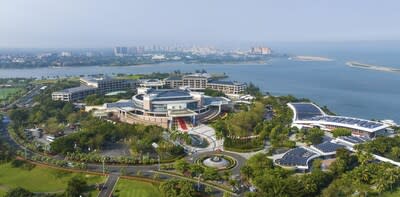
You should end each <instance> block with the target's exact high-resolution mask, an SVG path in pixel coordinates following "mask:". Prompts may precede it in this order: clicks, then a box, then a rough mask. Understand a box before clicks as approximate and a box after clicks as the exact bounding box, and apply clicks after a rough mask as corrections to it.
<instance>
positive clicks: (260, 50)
mask: <svg viewBox="0 0 400 197" xmlns="http://www.w3.org/2000/svg"><path fill="white" fill-rule="evenodd" d="M251 53H252V54H255V55H270V54H271V53H272V50H271V48H268V47H252V48H251Z"/></svg>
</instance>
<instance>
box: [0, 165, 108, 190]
mask: <svg viewBox="0 0 400 197" xmlns="http://www.w3.org/2000/svg"><path fill="white" fill-rule="evenodd" d="M77 175H81V176H83V177H85V179H86V181H87V182H88V183H89V184H95V183H101V182H105V177H102V176H97V175H88V174H81V173H71V172H67V171H60V170H56V169H51V168H45V167H40V166H36V167H35V168H33V169H32V170H26V169H22V168H13V167H12V166H11V165H10V164H9V163H8V164H2V165H0V196H4V193H5V192H6V191H7V189H10V188H15V187H17V186H20V187H23V188H26V189H28V190H30V191H32V192H63V191H64V190H65V188H66V187H67V182H68V180H69V179H70V178H72V177H74V176H77ZM91 194H92V196H96V194H97V191H92V192H91Z"/></svg>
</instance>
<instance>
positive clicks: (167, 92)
mask: <svg viewBox="0 0 400 197" xmlns="http://www.w3.org/2000/svg"><path fill="white" fill-rule="evenodd" d="M148 94H152V95H154V99H157V98H158V99H161V98H173V97H190V96H191V95H190V91H188V90H181V89H162V90H154V89H152V90H150V91H149V92H148Z"/></svg>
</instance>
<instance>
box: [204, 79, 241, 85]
mask: <svg viewBox="0 0 400 197" xmlns="http://www.w3.org/2000/svg"><path fill="white" fill-rule="evenodd" d="M208 84H221V85H243V84H244V83H240V82H236V81H218V80H215V81H210V82H208Z"/></svg>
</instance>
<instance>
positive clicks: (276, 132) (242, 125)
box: [212, 96, 305, 149]
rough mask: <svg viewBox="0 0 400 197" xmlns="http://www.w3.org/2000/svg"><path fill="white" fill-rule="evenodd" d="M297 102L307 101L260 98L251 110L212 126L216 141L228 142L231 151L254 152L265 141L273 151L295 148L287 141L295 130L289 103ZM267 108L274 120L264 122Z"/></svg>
mask: <svg viewBox="0 0 400 197" xmlns="http://www.w3.org/2000/svg"><path fill="white" fill-rule="evenodd" d="M297 101H305V100H304V99H296V98H294V97H293V96H281V97H274V96H268V97H265V98H259V99H257V101H256V102H255V103H254V104H253V105H252V106H250V108H249V109H246V108H244V109H242V111H241V112H239V113H235V114H231V115H229V116H228V117H227V118H225V119H218V120H216V121H215V122H214V123H213V124H212V125H213V127H214V128H215V130H216V133H217V137H219V138H225V144H224V146H226V147H228V148H236V149H254V148H257V147H261V146H262V145H263V143H264V140H269V141H270V142H271V144H272V146H273V147H293V146H294V145H295V143H294V142H293V141H290V140H289V139H288V138H289V134H290V133H291V132H292V130H293V129H292V128H291V121H292V116H293V114H292V111H291V110H290V108H289V107H288V106H287V103H288V102H297ZM266 106H269V107H270V108H272V110H273V112H272V113H273V116H272V119H271V120H264V115H265V113H266ZM249 136H253V137H255V136H257V137H256V138H252V139H249V138H247V137H249ZM228 138H229V139H228Z"/></svg>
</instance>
